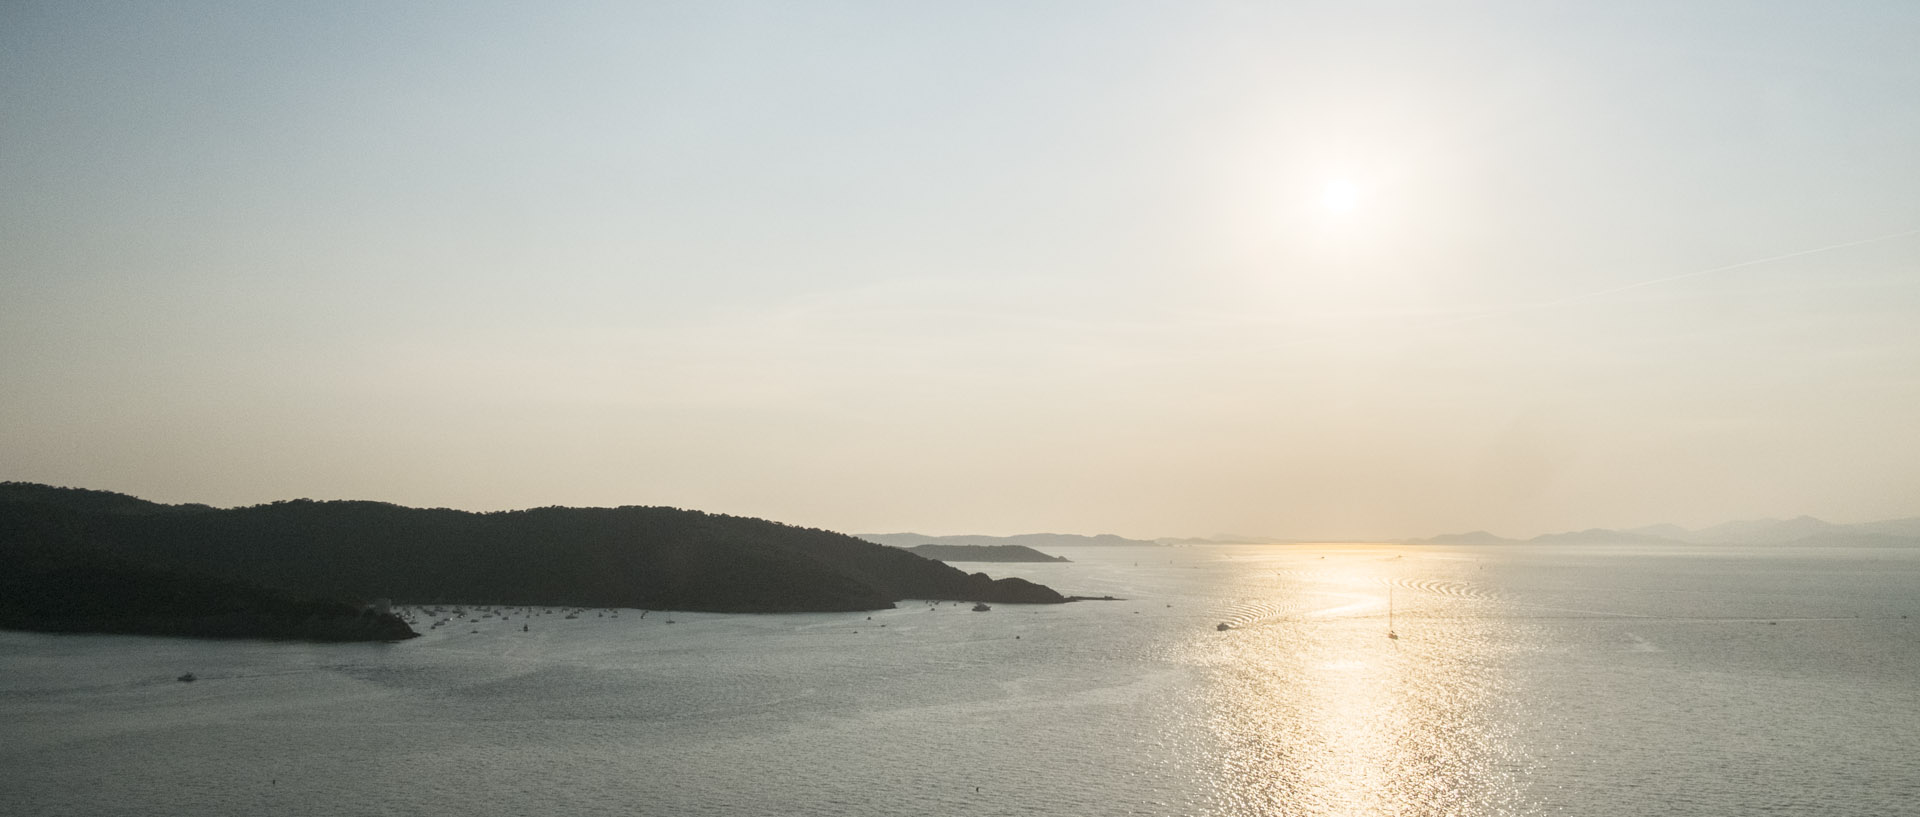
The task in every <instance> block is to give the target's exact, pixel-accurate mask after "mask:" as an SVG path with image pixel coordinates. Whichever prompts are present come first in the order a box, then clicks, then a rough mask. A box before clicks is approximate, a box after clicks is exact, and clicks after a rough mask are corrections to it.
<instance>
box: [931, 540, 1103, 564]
mask: <svg viewBox="0 0 1920 817" xmlns="http://www.w3.org/2000/svg"><path fill="white" fill-rule="evenodd" d="M907 550H908V551H910V552H912V553H916V554H919V555H921V556H925V557H926V558H929V559H937V560H939V561H942V562H1064V561H1068V560H1067V557H1065V556H1049V555H1047V554H1045V553H1041V552H1040V551H1037V550H1034V549H1033V548H1030V547H1027V546H1025V545H933V544H927V545H914V546H913V547H910V548H907Z"/></svg>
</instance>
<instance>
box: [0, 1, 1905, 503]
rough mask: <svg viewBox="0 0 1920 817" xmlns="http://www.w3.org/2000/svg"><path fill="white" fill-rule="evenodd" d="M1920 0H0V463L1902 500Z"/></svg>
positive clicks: (701, 491) (379, 486) (335, 473)
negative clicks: (1827, 0) (0, 351)
mask: <svg viewBox="0 0 1920 817" xmlns="http://www.w3.org/2000/svg"><path fill="white" fill-rule="evenodd" d="M1915 42H1920V7H1916V6H1914V5H1912V4H1907V3H1896V2H1842V3H1832V4H1820V5H1818V6H1817V7H1816V6H1812V5H1807V6H1767V7H1756V6H1754V5H1752V4H1747V3H1736V2H1731V1H1730V0H1729V1H1728V2H1702V3H1693V4H1687V5H1685V6H1682V7H1675V6H1673V5H1671V4H1664V3H1649V2H1629V3H1615V4H1606V5H1604V6H1602V7H1594V6H1592V5H1590V4H1570V3H1476V4H1471V6H1468V7H1440V6H1434V5H1427V4H1404V3H1300V4H1288V5H1286V6H1284V7H1274V8H1265V7H1260V6H1257V5H1248V4H1239V3H1131V4H1111V3H1060V4H1046V5H1042V6H1033V5H1015V4H993V3H987V4H965V5H964V6H912V7H909V6H900V5H891V4H859V3H822V4H805V5H784V4H771V3H702V4H633V5H627V4H599V3H561V4H543V5H540V6H537V7H535V6H515V5H510V4H494V3H478V4H461V5H457V6H455V5H421V6H410V5H391V4H375V3H352V2H349V3H329V4H313V5H310V6H287V5H278V4H272V5H248V4H236V3H227V2H212V3H180V4H166V5H154V6H145V5H119V4H105V3H91V2H61V3H38V2H17V3H9V4H6V5H5V6H4V7H0V110H4V111H6V115H5V116H4V117H0V343H3V344H4V347H0V348H4V350H5V354H4V355H0V384H4V387H3V388H0V480H22V481H33V482H42V483H49V484H55V485H68V486H74V487H84V488H95V489H102V490H111V491H119V492H123V493H129V494H133V495H136V496H140V497H142V498H146V499H151V500H155V501H162V502H204V503H208V504H214V505H221V506H231V505H244V504H253V503H259V502H269V501H273V500H277V499H288V498H294V497H312V498H316V499H374V500H382V501H389V502H395V503H399V504H405V505H413V506H429V507H431V506H446V507H457V508H465V509H472V510H494V509H507V508H524V507H533V506H542V505H555V504H558V505H626V504H636V505H672V506H678V507H683V508H692V509H699V510H705V511H711V512H718V513H728V514H736V515H745V516H756V517H763V518H768V519H773V520H777V521H781V522H788V523H793V524H801V525H807V526H814V527H822V528H828V529H832V530H838V531H844V532H855V531H864V532H892V531H916V532H921V533H927V534H1015V533H1030V532H1037V531H1057V532H1071V533H1084V534H1097V533H1116V534H1120V535H1123V536H1129V537H1134V538H1153V537H1157V536H1205V535H1209V534H1210V533H1211V532H1216V531H1245V532H1249V533H1252V534H1256V535H1263V536H1275V537H1298V538H1321V539H1330V540H1331V539H1398V538H1409V537H1418V536H1429V535H1434V534H1441V533H1451V532H1459V531H1468V530H1475V529H1484V530H1490V531H1494V532H1497V533H1500V534H1502V535H1506V536H1512V537H1526V536H1532V535H1535V534H1539V533H1548V532H1556V531H1565V530H1578V529H1584V528H1591V527H1611V528H1631V527H1638V526H1643V525H1650V524H1655V523H1675V524H1679V525H1682V526H1686V527H1703V526H1707V525H1713V524H1717V523H1721V522H1726V521H1730V520H1737V519H1751V518H1759V517H1793V516H1798V515H1802V514H1806V515H1812V516H1815V517H1819V518H1821V519H1825V520H1828V521H1831V522H1837V523H1854V522H1868V521H1877V520H1883V519H1892V518H1899V517H1910V516H1916V515H1920V423H1916V422H1915V420H1914V418H1920V151H1916V150H1914V146H1915V145H1920V105H1915V104H1914V102H1915V100H1917V99H1920V58H1916V57H1915V56H1914V52H1913V48H1912V44H1913V43H1915Z"/></svg>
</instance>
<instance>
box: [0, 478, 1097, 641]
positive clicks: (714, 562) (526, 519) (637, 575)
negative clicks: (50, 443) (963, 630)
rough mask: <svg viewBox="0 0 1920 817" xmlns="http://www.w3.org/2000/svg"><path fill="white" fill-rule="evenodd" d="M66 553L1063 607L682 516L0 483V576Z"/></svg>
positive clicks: (854, 542) (774, 532)
mask: <svg viewBox="0 0 1920 817" xmlns="http://www.w3.org/2000/svg"><path fill="white" fill-rule="evenodd" d="M63 553H76V554H78V553H93V554H102V555H103V557H104V558H110V559H112V560H115V561H117V562H119V563H124V564H127V565H132V566H136V567H138V568H140V569H143V570H155V571H163V572H166V573H168V574H178V575H185V576H199V577H206V578H211V579H220V580H225V581H231V582H241V583H245V584H248V585H253V586H258V587H261V588H265V589H268V590H271V591H275V592H279V593H286V594H292V595H294V596H297V597H304V598H322V599H340V600H345V601H349V602H357V601H369V600H373V599H378V598H389V599H393V600H395V601H398V602H426V603H433V602H450V603H493V604H540V605H556V606H593V607H632V608H646V609H660V610H704V611H713V612H765V613H771V612H830V611H853V610H873V609H881V608H886V607H891V606H893V604H894V602H897V601H901V600H904V599H909V598H925V599H949V600H961V601H988V602H1006V603H1058V602H1062V601H1065V598H1064V597H1062V596H1061V595H1060V594H1058V593H1055V592H1054V591H1053V590H1052V589H1050V588H1047V587H1045V586H1043V585H1038V584H1034V583H1032V582H1028V581H1025V580H1023V579H1018V578H1004V579H997V580H996V579H992V578H990V577H988V576H987V575H986V574H984V573H973V574H968V573H965V572H963V571H960V570H958V569H955V568H953V567H949V566H947V565H945V564H942V563H940V562H936V561H933V560H930V559H925V558H922V557H920V556H916V555H914V554H912V553H908V552H906V551H904V550H901V549H899V548H890V547H884V546H881V545H877V544H874V543H871V542H866V541H862V540H859V539H856V538H854V537H851V536H847V535H845V534H840V533H834V532H832V531H825V530H816V529H812V528H800V527H795V526H792V525H783V524H780V523H777V522H769V521H766V520H762V519H751V518H746V517H734V516H725V515H720V514H708V513H702V512H700V511H691V510H682V509H679V508H661V507H638V506H627V507H621V508H559V507H552V508H534V509H529V510H521V511H501V512H495V513H472V512H468V511H457V510H449V509H445V508H434V509H421V508H408V507H403V506H400V505H393V504H389V503H384V502H367V501H333V502H316V501H313V500H309V499H298V500H284V501H280V502H274V503H270V504H266V505H255V506H251V507H245V508H230V509H215V508H211V507H207V506H178V505H163V504H160V503H153V502H147V501H146V500H141V499H137V498H135V497H130V496H126V495H123V494H113V493H111V492H106V491H90V490H83V489H71V488H55V487H52V486H46V485H37V484H34V483H18V482H13V483H4V484H0V565H4V564H5V563H7V562H9V561H14V560H24V559H26V558H27V556H28V555H30V554H36V558H38V557H39V556H45V555H48V554H53V555H55V556H58V555H59V554H63Z"/></svg>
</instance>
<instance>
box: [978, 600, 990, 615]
mask: <svg viewBox="0 0 1920 817" xmlns="http://www.w3.org/2000/svg"><path fill="white" fill-rule="evenodd" d="M992 609H993V608H992V607H988V606H987V603H986V602H984V601H979V602H974V604H973V611H974V612H976V613H984V612H986V611H988V610H992Z"/></svg>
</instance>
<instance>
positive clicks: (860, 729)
mask: <svg viewBox="0 0 1920 817" xmlns="http://www.w3.org/2000/svg"><path fill="white" fill-rule="evenodd" d="M1061 552H1062V553H1064V554H1065V555H1067V556H1068V557H1069V558H1072V559H1074V560H1075V561H1074V562H1072V563H1069V564H1034V565H1025V564H1023V565H963V567H967V568H969V569H984V570H987V571H988V572H991V573H993V574H995V575H1004V574H1017V575H1023V576H1027V577H1029V578H1032V579H1035V580H1037V581H1041V582H1045V583H1047V584H1051V585H1053V586H1055V587H1058V588H1061V589H1063V590H1066V591H1068V592H1074V593H1080V594H1083V595H1103V594H1109V593H1111V594H1113V595H1115V596H1118V597H1121V598H1122V599H1123V600H1121V601H1111V602H1085V603H1079V604H1071V605H1063V606H1040V607H1023V606H1018V605H996V606H995V609H994V610H992V611H991V612H987V613H974V612H970V611H969V610H968V609H967V606H966V605H954V604H946V605H938V606H929V605H927V604H926V603H923V602H908V603H905V604H903V605H901V606H900V608H899V609H896V610H888V611H882V612H877V613H873V614H872V615H871V618H869V617H868V614H865V613H860V614H820V615H793V616H727V615H711V614H696V613H680V614H676V615H675V616H674V620H675V622H676V623H674V624H671V625H669V624H667V623H666V622H665V618H666V616H665V615H663V614H661V613H652V614H649V615H648V616H647V617H646V618H644V619H643V618H641V617H640V616H639V614H638V613H637V612H636V611H624V612H622V613H621V614H620V615H618V616H617V617H614V616H612V615H610V614H609V615H600V614H597V613H595V612H591V611H590V612H588V613H586V614H584V615H583V616H582V617H580V618H578V619H572V620H569V619H565V618H563V617H562V614H561V613H558V612H555V613H551V614H545V615H538V614H536V615H534V616H532V617H531V618H527V617H525V616H524V615H522V614H514V615H513V616H512V617H510V618H506V619H502V618H501V617H499V616H492V617H481V618H479V619H478V620H477V621H473V620H469V619H473V618H474V617H475V616H476V615H477V613H478V608H469V610H470V613H469V615H468V616H467V617H465V618H463V619H461V620H460V621H459V622H457V623H455V624H451V625H449V626H445V627H441V628H438V629H433V630H431V631H429V634H428V635H427V636H426V637H424V638H420V639H416V640H413V641H409V642H406V643H403V644H396V645H344V646H338V645H336V646H327V645H303V644H280V643H266V642H199V641H187V640H168V639H148V638H131V637H107V636H47V635H37V634H25V633H0V814H22V815H27V814H33V815H38V814H88V815H91V814H103V815H105V814H127V815H133V814H140V815H154V814H159V815H166V814H183V815H184V814H192V815H242V814H246V815H252V814H263V813H274V814H446V815H463V817H464V816H465V815H491V814H538V815H584V814H640V815H652V814H658V815H698V814H820V815H829V814H831V815H896V814H928V815H948V814H966V815H996V814H1004V815H1088V814H1168V815H1175V814H1209V815H1263V814H1276V815H1280V814H1285V815H1363V814H1383V815H1453V814H1459V815H1505V814H1572V815H1619V814H1677V813H1685V814H1725V815H1744V814H1763V813H1779V814H1849V815H1874V814H1888V815H1893V814H1914V813H1916V811H1915V806H1914V805H1913V804H1914V803H1915V802H1920V776H1917V775H1914V774H1913V773H1912V769H1913V768H1914V767H1915V766H1916V765H1920V551H1916V550H1911V549H1881V550H1835V549H1825V550H1806V549H1781V548H1769V549H1758V548H1712V549H1705V548H1703V549H1696V550H1687V551H1680V550H1674V549H1632V548H1599V547H1585V548H1555V549H1551V550H1541V549H1521V548H1429V547H1420V548H1413V547H1397V546H1385V545H1381V546H1361V545H1345V546H1264V547H1258V546H1245V547H1239V546H1236V547H1224V546H1223V547H1195V548H1165V549H1163V548H1142V549H1128V548H1112V549H1095V548H1085V549H1063V550H1062V551H1061ZM1389 604H1391V607H1392V623H1391V627H1392V629H1393V630H1395V631H1396V632H1397V634H1398V635H1399V636H1400V637H1399V638H1398V639H1390V638H1388V637H1387V632H1388V629H1389V622H1388V609H1389ZM1906 616H1912V617H1913V618H1906ZM1221 623H1225V624H1227V625H1228V626H1229V627H1230V628H1231V629H1229V630H1227V631H1219V630H1217V629H1216V625H1218V624H1221ZM523 625H524V626H525V627H526V630H525V631H522V629H521V627H522V626H523ZM422 626H424V624H423V625H422ZM475 630H477V631H478V632H474V631H475ZM187 671H191V672H194V673H195V674H196V675H197V676H198V677H199V678H200V680H199V681H196V682H194V683H190V684H188V683H180V682H177V681H175V680H174V677H175V676H177V675H179V674H180V673H182V672H187Z"/></svg>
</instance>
